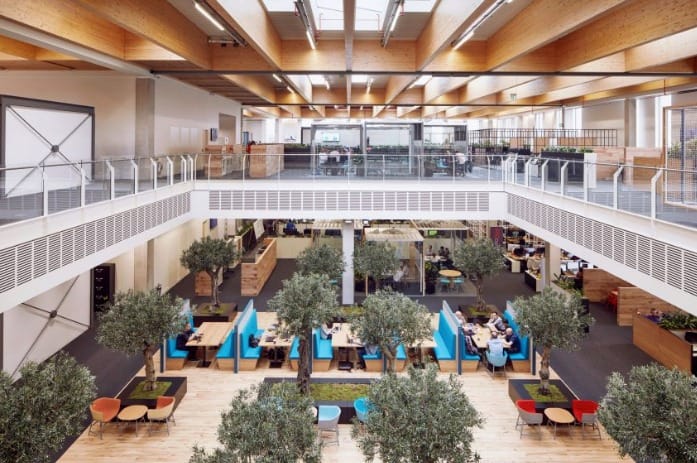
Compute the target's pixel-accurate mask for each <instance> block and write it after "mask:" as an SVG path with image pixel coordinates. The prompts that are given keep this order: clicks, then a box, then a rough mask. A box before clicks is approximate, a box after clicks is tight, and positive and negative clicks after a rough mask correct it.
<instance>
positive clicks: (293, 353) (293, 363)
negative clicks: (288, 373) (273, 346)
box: [288, 336, 300, 370]
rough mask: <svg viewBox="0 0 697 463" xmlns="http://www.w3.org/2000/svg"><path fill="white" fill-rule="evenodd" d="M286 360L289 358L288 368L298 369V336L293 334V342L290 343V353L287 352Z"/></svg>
mask: <svg viewBox="0 0 697 463" xmlns="http://www.w3.org/2000/svg"><path fill="white" fill-rule="evenodd" d="M288 360H290V369H291V370H297V369H298V361H299V360H300V338H298V337H297V336H295V337H294V338H293V342H292V343H291V344H290V353H289V354H288Z"/></svg>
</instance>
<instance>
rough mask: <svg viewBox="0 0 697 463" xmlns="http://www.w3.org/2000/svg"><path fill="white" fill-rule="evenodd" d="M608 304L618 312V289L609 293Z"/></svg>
mask: <svg viewBox="0 0 697 463" xmlns="http://www.w3.org/2000/svg"><path fill="white" fill-rule="evenodd" d="M607 306H608V308H610V309H612V311H613V312H617V289H614V290H612V291H610V292H609V293H608V294H607Z"/></svg>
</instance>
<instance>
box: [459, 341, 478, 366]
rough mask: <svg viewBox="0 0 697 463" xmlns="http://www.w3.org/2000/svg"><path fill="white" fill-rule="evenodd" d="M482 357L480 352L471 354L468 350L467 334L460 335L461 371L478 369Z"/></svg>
mask: <svg viewBox="0 0 697 463" xmlns="http://www.w3.org/2000/svg"><path fill="white" fill-rule="evenodd" d="M480 361H481V357H480V355H479V354H470V353H468V352H467V345H466V341H465V334H464V333H462V335H461V336H460V369H461V371H477V368H479V362H480Z"/></svg>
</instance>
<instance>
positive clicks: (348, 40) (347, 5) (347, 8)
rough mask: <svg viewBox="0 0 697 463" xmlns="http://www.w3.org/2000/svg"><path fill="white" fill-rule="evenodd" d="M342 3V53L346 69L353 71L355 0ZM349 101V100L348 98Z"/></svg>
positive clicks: (345, 0) (346, 0) (344, 0)
mask: <svg viewBox="0 0 697 463" xmlns="http://www.w3.org/2000/svg"><path fill="white" fill-rule="evenodd" d="M343 3H344V53H345V56H346V69H347V70H349V71H350V70H352V69H353V36H354V31H355V29H356V0H343ZM349 99H350V98H349Z"/></svg>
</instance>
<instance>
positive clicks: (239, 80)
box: [223, 74, 276, 103]
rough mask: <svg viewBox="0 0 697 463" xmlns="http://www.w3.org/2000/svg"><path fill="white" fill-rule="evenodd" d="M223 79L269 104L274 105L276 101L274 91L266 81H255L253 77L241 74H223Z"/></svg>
mask: <svg viewBox="0 0 697 463" xmlns="http://www.w3.org/2000/svg"><path fill="white" fill-rule="evenodd" d="M223 77H224V78H225V79H227V80H229V81H230V82H232V83H234V84H235V85H237V86H238V87H241V88H243V89H245V90H246V91H248V92H250V93H252V94H254V95H256V96H258V97H259V98H261V99H263V100H264V101H268V102H269V103H275V101H276V100H275V98H276V89H275V88H274V87H273V85H271V84H269V83H268V82H267V81H266V79H264V80H262V79H257V78H255V77H254V76H248V75H243V74H225V75H223Z"/></svg>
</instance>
